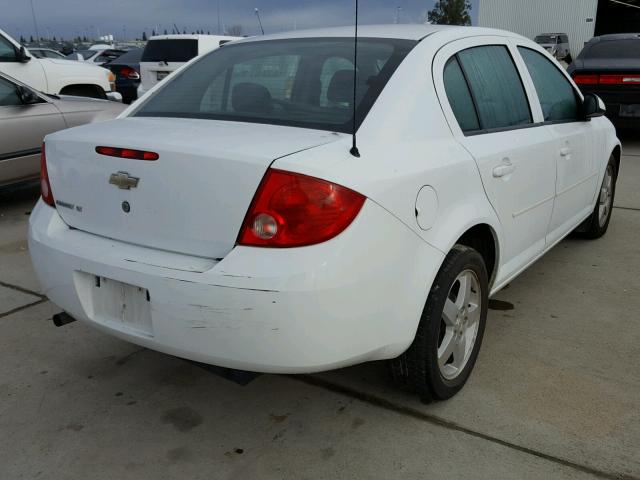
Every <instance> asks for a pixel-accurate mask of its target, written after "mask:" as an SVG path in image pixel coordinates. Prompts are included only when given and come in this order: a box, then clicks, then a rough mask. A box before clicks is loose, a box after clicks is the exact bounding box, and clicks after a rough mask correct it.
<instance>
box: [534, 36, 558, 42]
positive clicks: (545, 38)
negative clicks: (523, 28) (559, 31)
mask: <svg viewBox="0 0 640 480" xmlns="http://www.w3.org/2000/svg"><path fill="white" fill-rule="evenodd" d="M557 41H558V37H557V36H555V35H538V36H537V37H536V38H535V42H536V43H556V42H557Z"/></svg>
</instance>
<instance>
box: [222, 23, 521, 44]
mask: <svg viewBox="0 0 640 480" xmlns="http://www.w3.org/2000/svg"><path fill="white" fill-rule="evenodd" d="M442 31H448V32H459V36H460V37H465V36H474V35H505V34H506V35H509V36H517V35H516V34H515V33H511V32H506V31H504V30H496V29H491V28H480V27H460V26H450V25H431V24H398V25H395V24H391V25H360V26H358V36H359V37H363V38H391V39H399V40H415V41H419V40H422V39H423V38H425V37H428V36H429V35H431V34H434V33H437V32H442ZM354 32H355V29H354V27H353V26H352V25H350V26H346V27H330V28H318V29H312V30H296V31H292V32H282V33H276V34H271V35H262V36H255V37H247V38H243V39H241V40H238V41H236V42H234V43H239V42H255V41H261V40H284V39H287V38H319V37H320V38H322V37H353V36H354Z"/></svg>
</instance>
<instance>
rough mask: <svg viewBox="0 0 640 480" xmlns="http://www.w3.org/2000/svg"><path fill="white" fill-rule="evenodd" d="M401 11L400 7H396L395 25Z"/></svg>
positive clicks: (398, 21)
mask: <svg viewBox="0 0 640 480" xmlns="http://www.w3.org/2000/svg"><path fill="white" fill-rule="evenodd" d="M401 12H402V7H396V25H397V24H398V23H400V13H401Z"/></svg>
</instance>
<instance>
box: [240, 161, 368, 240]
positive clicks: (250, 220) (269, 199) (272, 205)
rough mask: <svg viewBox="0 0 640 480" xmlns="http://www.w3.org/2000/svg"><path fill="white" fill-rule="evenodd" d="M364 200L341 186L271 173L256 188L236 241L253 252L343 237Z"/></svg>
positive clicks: (297, 174)
mask: <svg viewBox="0 0 640 480" xmlns="http://www.w3.org/2000/svg"><path fill="white" fill-rule="evenodd" d="M365 199H366V198H365V197H364V196H363V195H361V194H359V193H357V192H354V191H353V190H350V189H348V188H346V187H343V186H341V185H336V184H335V183H331V182H327V181H326V180H321V179H319V178H314V177H309V176H306V175H302V174H299V173H292V172H285V171H283V170H274V169H270V170H268V171H267V173H266V175H265V177H264V178H263V179H262V183H261V184H260V186H259V187H258V191H257V192H256V194H255V197H254V199H253V202H252V203H251V206H250V207H249V211H248V212H247V215H246V217H245V220H244V223H243V224H242V228H241V230H240V234H239V235H238V244H239V245H245V246H254V247H277V248H287V247H302V246H307V245H314V244H317V243H322V242H325V241H327V240H329V239H331V238H333V237H335V236H337V235H339V234H340V233H342V232H343V231H344V230H345V229H346V228H347V227H348V226H349V225H351V222H353V220H354V219H355V218H356V216H357V215H358V213H359V212H360V209H361V208H362V205H363V204H364V201H365Z"/></svg>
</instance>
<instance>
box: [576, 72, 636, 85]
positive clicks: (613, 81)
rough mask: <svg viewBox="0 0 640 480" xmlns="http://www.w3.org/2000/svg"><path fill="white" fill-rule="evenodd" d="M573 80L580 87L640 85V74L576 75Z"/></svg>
mask: <svg viewBox="0 0 640 480" xmlns="http://www.w3.org/2000/svg"><path fill="white" fill-rule="evenodd" d="M573 80H574V81H575V82H576V83H577V84H578V85H640V73H637V74H636V73H630V74H607V75H576V76H575V77H573Z"/></svg>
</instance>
